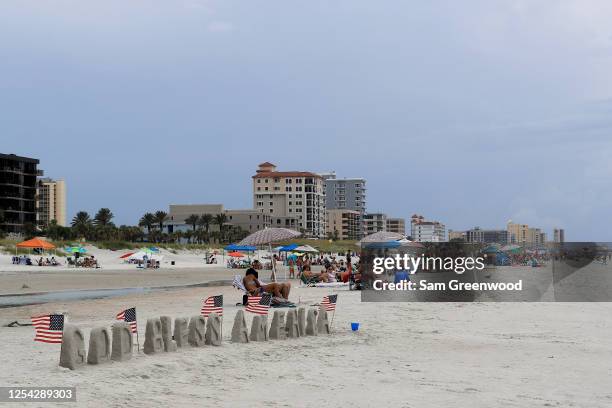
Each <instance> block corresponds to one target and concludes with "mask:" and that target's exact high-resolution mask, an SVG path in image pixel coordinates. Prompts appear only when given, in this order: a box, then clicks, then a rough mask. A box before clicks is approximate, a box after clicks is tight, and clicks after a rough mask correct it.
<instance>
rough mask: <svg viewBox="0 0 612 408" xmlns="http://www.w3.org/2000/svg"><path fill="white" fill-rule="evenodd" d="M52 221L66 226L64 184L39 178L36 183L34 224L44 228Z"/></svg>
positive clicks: (59, 181) (61, 181)
mask: <svg viewBox="0 0 612 408" xmlns="http://www.w3.org/2000/svg"><path fill="white" fill-rule="evenodd" d="M53 220H55V221H56V222H57V225H61V226H63V227H65V226H66V182H65V181H64V180H53V179H50V178H41V179H39V180H38V181H37V182H36V222H37V224H38V226H39V227H40V228H45V227H47V226H48V225H49V223H50V222H51V221H53Z"/></svg>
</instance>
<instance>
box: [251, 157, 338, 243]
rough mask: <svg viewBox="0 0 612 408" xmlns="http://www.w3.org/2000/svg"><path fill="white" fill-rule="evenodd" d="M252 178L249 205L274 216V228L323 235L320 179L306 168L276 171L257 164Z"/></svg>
mask: <svg viewBox="0 0 612 408" xmlns="http://www.w3.org/2000/svg"><path fill="white" fill-rule="evenodd" d="M252 178H253V208H255V209H256V210H257V211H259V212H260V213H262V214H266V215H269V216H271V217H273V218H274V219H275V222H274V223H273V224H274V226H275V227H287V228H294V229H297V230H299V231H302V232H303V233H304V235H305V236H307V237H313V238H325V231H326V229H325V195H324V188H325V185H324V180H323V178H322V177H321V176H320V175H318V174H316V173H312V172H307V171H277V170H276V166H275V165H274V164H272V163H269V162H265V163H262V164H260V165H259V168H258V170H257V171H256V174H255V175H254V176H253V177H252Z"/></svg>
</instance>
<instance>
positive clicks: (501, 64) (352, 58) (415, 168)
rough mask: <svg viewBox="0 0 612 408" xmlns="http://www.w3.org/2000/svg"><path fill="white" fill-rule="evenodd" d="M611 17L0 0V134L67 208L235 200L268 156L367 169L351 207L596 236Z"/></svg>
mask: <svg viewBox="0 0 612 408" xmlns="http://www.w3.org/2000/svg"><path fill="white" fill-rule="evenodd" d="M94 3H96V4H94ZM611 21H612V2H610V1H608V0H599V1H594V0H550V1H543V0H524V1H523V0H497V1H492V0H481V1H476V0H474V1H472V0H463V1H460V2H459V1H435V0H430V1H407V0H403V1H385V0H382V1H371V0H370V1H361V0H336V1H329V0H325V1H315V0H310V1H307V2H304V1H288V0H282V1H266V0H243V1H230V0H224V1H209V0H172V1H167V0H159V1H153V0H149V1H125V0H120V1H119V0H105V1H98V2H93V1H87V2H84V1H76V0H75V1H60V0H58V1H45V2H40V1H34V0H4V1H2V6H1V7H0V139H1V144H0V152H2V153H15V154H20V155H25V156H32V157H36V158H39V159H40V160H41V168H43V169H44V170H45V174H46V175H47V176H51V177H56V178H62V177H63V178H65V179H66V180H67V184H68V206H69V208H68V212H69V216H70V217H72V215H74V213H75V212H76V211H78V210H87V211H90V212H92V213H93V212H95V210H97V209H98V208H99V207H110V208H111V209H112V210H113V212H114V213H115V215H116V220H115V221H116V222H117V223H119V224H120V223H128V224H133V223H136V222H137V221H138V218H139V217H140V215H141V214H142V213H144V212H145V211H152V210H157V209H166V210H167V207H168V204H170V203H223V204H225V206H226V208H249V207H251V206H252V196H251V176H252V175H253V174H254V171H255V168H256V166H257V164H258V163H260V162H263V161H271V162H273V163H275V164H277V165H278V167H279V169H281V170H311V171H329V170H335V171H336V172H337V174H338V175H339V176H340V177H342V176H346V177H364V178H366V179H367V180H368V199H367V201H368V210H370V211H383V212H386V213H388V214H390V215H392V216H403V217H409V216H410V215H411V214H413V213H415V212H417V213H421V214H423V215H424V216H425V217H426V218H432V219H436V220H440V221H442V222H444V223H446V225H447V227H448V228H452V229H466V228H470V227H473V226H476V225H478V226H481V227H483V228H494V227H496V228H502V227H504V226H505V223H506V222H507V220H508V219H512V220H513V221H515V222H521V223H528V224H530V225H531V224H533V225H535V226H540V227H542V228H544V229H546V230H547V231H548V232H549V233H551V229H552V228H553V227H554V226H561V227H564V228H565V229H566V236H567V238H568V239H570V240H608V241H610V240H612V232H611V228H610V226H609V225H608V222H609V221H610V215H611V213H612V211H611V209H612V188H611V187H612V182H611V181H612V24H611V23H610V22H611Z"/></svg>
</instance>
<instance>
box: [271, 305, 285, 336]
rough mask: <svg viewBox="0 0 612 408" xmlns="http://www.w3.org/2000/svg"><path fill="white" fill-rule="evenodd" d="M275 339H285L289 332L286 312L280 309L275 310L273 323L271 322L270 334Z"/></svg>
mask: <svg viewBox="0 0 612 408" xmlns="http://www.w3.org/2000/svg"><path fill="white" fill-rule="evenodd" d="M269 337H270V338H271V339H274V340H285V339H286V338H287V334H286V333H285V312H281V311H280V310H275V311H274V317H272V323H271V324H270V336H269Z"/></svg>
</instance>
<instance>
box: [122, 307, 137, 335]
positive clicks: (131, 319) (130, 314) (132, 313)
mask: <svg viewBox="0 0 612 408" xmlns="http://www.w3.org/2000/svg"><path fill="white" fill-rule="evenodd" d="M117 320H123V321H124V322H127V323H129V324H130V327H131V328H132V333H136V332H137V331H138V325H137V324H136V308H135V307H131V308H129V309H125V310H124V311H122V312H119V313H117Z"/></svg>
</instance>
